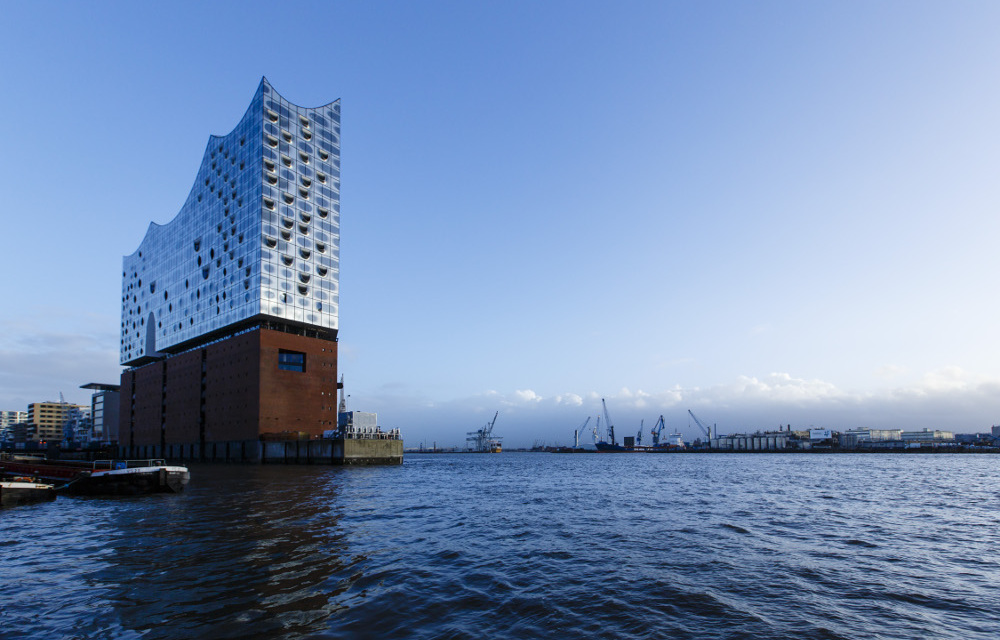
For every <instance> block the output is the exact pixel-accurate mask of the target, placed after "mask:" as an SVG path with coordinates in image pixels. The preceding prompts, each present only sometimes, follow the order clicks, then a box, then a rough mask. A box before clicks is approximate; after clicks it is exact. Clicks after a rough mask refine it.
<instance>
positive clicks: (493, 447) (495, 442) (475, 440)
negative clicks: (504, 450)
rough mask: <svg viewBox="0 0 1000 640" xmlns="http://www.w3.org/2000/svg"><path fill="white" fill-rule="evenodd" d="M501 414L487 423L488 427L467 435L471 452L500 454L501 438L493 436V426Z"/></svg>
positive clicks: (498, 413)
mask: <svg viewBox="0 0 1000 640" xmlns="http://www.w3.org/2000/svg"><path fill="white" fill-rule="evenodd" d="M499 415H500V412H499V411H497V412H496V415H494V416H493V420H492V421H490V422H487V423H486V426H485V427H483V428H482V429H478V430H476V431H468V432H466V434H465V435H467V436H468V437H467V438H466V439H465V441H466V442H468V443H469V449H470V450H471V451H476V452H479V453H500V451H501V448H500V440H501V438H499V437H497V436H494V435H493V425H495V424H496V422H497V416H499Z"/></svg>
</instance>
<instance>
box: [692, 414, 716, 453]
mask: <svg viewBox="0 0 1000 640" xmlns="http://www.w3.org/2000/svg"><path fill="white" fill-rule="evenodd" d="M688 413H689V414H691V417H692V418H694V422H695V424H697V425H698V426H699V427H701V430H702V431H704V432H705V435H706V436H707V437H708V444H709V446H711V445H712V431H714V430H715V428H716V427H715V425H714V424H713V425H712V427H711V428H709V427H706V426H705V425H704V424H702V422H701V420H699V419H698V416H696V415H694V413H692V412H691V410H690V409H688ZM716 436H718V433H716Z"/></svg>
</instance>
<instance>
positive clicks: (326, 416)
mask: <svg viewBox="0 0 1000 640" xmlns="http://www.w3.org/2000/svg"><path fill="white" fill-rule="evenodd" d="M121 386H122V388H121V415H120V421H121V422H120V431H119V443H120V446H121V448H122V450H123V452H127V453H128V455H129V456H130V457H150V458H152V457H157V458H170V459H177V460H205V461H216V460H217V461H226V460H241V461H252V460H255V459H258V460H259V459H260V458H261V456H260V454H259V453H258V449H259V448H260V447H259V445H260V444H261V441H262V440H264V439H271V440H287V441H293V440H294V441H299V440H303V441H307V440H308V439H310V438H316V437H318V436H320V435H322V433H323V431H325V430H328V429H335V428H336V427H337V389H338V384H337V342H336V341H333V340H326V339H323V338H316V337H309V336H304V335H298V334H295V333H289V332H285V331H281V330H275V329H267V328H262V327H258V328H253V329H249V330H246V331H244V332H242V333H239V334H237V335H233V336H230V337H227V338H223V339H220V340H217V341H215V342H212V343H210V344H207V345H204V346H201V347H198V348H193V349H190V350H188V351H185V352H183V353H178V354H173V355H168V356H166V357H164V358H163V359H161V360H157V361H155V362H151V363H149V364H145V365H142V366H139V367H136V368H133V369H129V370H127V371H125V372H124V373H122V377H121Z"/></svg>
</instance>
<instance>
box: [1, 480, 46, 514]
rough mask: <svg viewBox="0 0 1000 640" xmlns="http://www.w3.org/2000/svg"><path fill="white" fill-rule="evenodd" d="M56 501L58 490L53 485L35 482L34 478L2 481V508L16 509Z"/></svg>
mask: <svg viewBox="0 0 1000 640" xmlns="http://www.w3.org/2000/svg"><path fill="white" fill-rule="evenodd" d="M55 499H56V488H55V486H53V485H51V484H43V483H41V482H35V481H34V479H33V478H13V479H11V480H0V507H16V506H18V505H21V504H31V503H33V502H44V501H46V500H55Z"/></svg>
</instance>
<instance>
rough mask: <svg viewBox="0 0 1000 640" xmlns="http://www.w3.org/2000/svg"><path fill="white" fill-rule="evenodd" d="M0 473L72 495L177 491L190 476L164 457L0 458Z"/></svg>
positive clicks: (179, 490)
mask: <svg viewBox="0 0 1000 640" xmlns="http://www.w3.org/2000/svg"><path fill="white" fill-rule="evenodd" d="M0 473H2V474H5V475H18V476H33V477H36V478H41V479H43V480H46V481H48V482H51V483H53V484H55V485H58V486H57V490H59V491H65V492H66V493H70V494H73V495H142V494H147V493H180V492H181V491H183V490H184V486H185V485H186V484H187V483H188V481H189V480H190V478H191V475H190V473H189V472H188V469H187V467H181V466H172V465H168V464H167V463H166V461H165V460H155V459H154V460H94V461H93V462H85V461H79V460H53V459H50V458H41V457H32V456H9V457H3V458H0Z"/></svg>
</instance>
